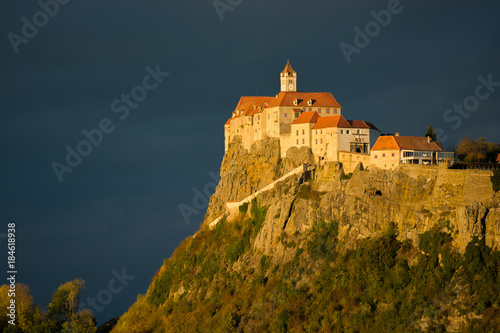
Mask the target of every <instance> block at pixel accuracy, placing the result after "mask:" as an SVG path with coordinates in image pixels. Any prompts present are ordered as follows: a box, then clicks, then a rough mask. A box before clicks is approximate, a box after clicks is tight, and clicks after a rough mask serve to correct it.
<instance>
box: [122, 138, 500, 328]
mask: <svg viewBox="0 0 500 333" xmlns="http://www.w3.org/2000/svg"><path fill="white" fill-rule="evenodd" d="M280 156H281V154H280V151H279V144H278V141H277V140H274V139H266V140H264V141H262V142H261V143H259V144H258V145H254V146H253V147H252V148H251V149H250V151H247V150H244V149H243V148H242V146H241V144H240V143H239V142H238V141H234V142H233V143H232V144H231V147H230V148H229V150H228V151H227V153H226V155H225V156H224V159H223V162H222V165H221V180H220V183H219V185H218V186H217V189H216V192H215V194H214V195H213V196H212V197H211V199H210V203H209V207H208V209H207V213H206V216H205V222H204V223H203V224H202V225H201V227H200V230H199V231H198V232H197V233H196V234H195V235H194V236H192V237H188V238H187V239H186V240H185V241H183V242H182V243H181V244H180V246H179V247H178V248H177V249H176V251H175V252H174V254H173V255H172V257H171V258H169V259H167V260H165V262H164V264H163V266H162V267H161V269H160V270H159V271H158V272H157V273H156V274H155V276H154V277H153V280H152V283H151V285H150V287H149V289H148V292H147V294H146V295H144V296H143V295H139V297H138V299H137V302H136V303H135V304H134V305H132V307H131V308H130V309H129V311H128V312H127V313H126V314H124V315H123V316H122V318H121V319H120V320H119V322H118V324H117V326H116V327H115V329H114V330H113V332H115V333H117V332H127V333H129V332H190V331H200V332H231V331H238V332H262V331H272V332H286V331H287V330H290V329H291V330H292V331H298V332H318V331H324V332H330V331H339V332H341V331H366V330H374V331H408V332H412V331H415V332H420V331H424V330H430V331H433V330H435V331H444V330H447V331H460V330H464V329H465V330H481V329H484V328H485V327H497V328H499V329H500V320H497V319H495V318H500V275H499V274H498V270H499V267H500V254H499V252H491V249H490V248H496V249H498V247H499V244H500V193H499V192H497V193H495V192H494V191H493V187H492V183H491V180H490V177H491V176H492V173H491V172H487V171H474V170H448V169H446V168H439V167H432V166H406V167H402V168H400V169H398V170H396V171H385V170H378V169H369V170H361V168H357V171H355V172H354V173H353V174H352V175H345V173H344V172H343V168H342V165H341V164H339V163H335V162H332V163H326V164H322V165H316V166H315V167H312V168H308V169H307V170H308V171H307V172H305V173H299V174H296V173H295V170H297V167H299V166H301V165H303V164H313V163H314V160H313V156H312V154H311V152H310V150H309V149H306V148H302V149H296V148H293V149H290V150H289V151H287V154H286V157H285V158H280ZM292 170H294V171H293V172H291V171H292ZM299 171H300V170H299ZM268 185H272V186H268ZM263 188H266V189H268V190H264V191H260V192H259V195H258V196H256V197H255V198H253V199H252V200H251V201H250V200H246V199H248V197H249V196H250V195H252V194H253V193H255V192H256V191H258V190H261V189H263ZM245 198H246V199H245ZM243 199H245V200H244V201H242V200H243ZM228 201H230V202H233V203H232V204H231V205H232V206H234V205H235V204H234V201H237V202H240V201H241V202H244V203H243V204H240V203H237V204H236V207H238V206H239V208H238V209H237V210H236V211H231V210H228V209H227V207H228V205H227V202H228ZM475 236H476V237H475ZM471 240H472V242H471ZM488 246H489V248H488ZM464 252H465V254H464V255H462V254H461V253H464ZM483 281H488V282H487V283H486V282H483Z"/></svg>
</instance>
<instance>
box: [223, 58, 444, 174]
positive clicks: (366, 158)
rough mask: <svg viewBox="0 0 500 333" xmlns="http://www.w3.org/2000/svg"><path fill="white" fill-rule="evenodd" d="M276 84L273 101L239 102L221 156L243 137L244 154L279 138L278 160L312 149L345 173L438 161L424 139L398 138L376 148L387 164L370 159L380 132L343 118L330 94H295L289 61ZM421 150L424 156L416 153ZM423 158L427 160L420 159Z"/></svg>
mask: <svg viewBox="0 0 500 333" xmlns="http://www.w3.org/2000/svg"><path fill="white" fill-rule="evenodd" d="M280 84H281V91H280V93H279V94H278V95H276V96H275V97H265V96H243V97H241V98H240V101H239V102H238V105H237V106H236V109H235V110H234V111H233V114H232V116H231V118H230V119H229V120H228V121H227V122H226V124H225V125H224V137H225V151H227V150H228V148H229V145H230V143H231V140H233V139H234V138H235V137H237V136H239V137H241V141H242V144H243V147H244V148H245V149H250V147H251V146H252V145H253V144H254V143H256V142H259V141H260V140H262V139H264V138H265V137H271V138H278V139H279V141H280V148H281V149H280V150H281V156H282V157H285V156H286V152H287V151H288V149H290V148H291V147H297V148H301V147H304V146H306V147H309V148H311V150H312V152H313V153H314V155H315V159H316V160H317V161H323V160H324V161H339V162H342V163H343V165H344V169H345V170H346V171H347V172H349V171H350V170H352V169H353V168H354V167H355V166H356V165H357V164H358V163H362V165H363V166H367V165H370V164H375V165H377V166H379V167H382V168H392V167H396V166H398V165H399V164H400V163H415V164H422V163H426V164H427V162H430V163H436V162H437V160H438V152H440V151H441V148H440V147H439V146H438V145H437V144H436V143H434V142H432V143H431V142H430V141H429V142H428V144H427V145H426V144H423V143H422V140H424V141H427V140H428V138H425V137H399V138H397V139H396V140H395V142H399V141H401V140H404V142H405V145H404V147H401V146H400V145H399V146H398V144H397V143H396V144H395V145H383V144H379V145H377V146H376V147H378V148H377V149H379V150H385V149H390V150H391V152H390V154H391V155H390V157H391V160H385V157H386V155H385V153H382V154H373V153H372V154H371V150H372V147H374V145H375V143H376V142H377V140H378V139H379V137H380V134H381V133H380V131H379V129H378V128H377V127H376V126H375V125H373V124H372V123H370V122H367V121H363V120H347V119H345V118H344V116H343V115H342V107H341V106H340V104H339V103H338V102H337V100H336V99H335V97H333V95H332V94H331V93H328V92H312V93H311V92H300V91H297V72H295V71H294V70H293V68H292V65H291V64H290V62H287V64H286V66H285V69H284V70H283V71H282V72H281V73H280ZM382 138H384V137H381V139H382ZM384 140H386V139H385V138H384ZM384 142H386V141H384ZM420 148H422V149H425V152H424V153H422V154H419V153H418V151H420V150H421V149H420ZM398 149H399V151H398ZM408 151H411V157H413V156H419V157H420V158H415V159H410V158H408V157H410V153H409V152H408ZM415 151H417V152H415ZM396 154H397V156H396ZM427 155H429V156H430V158H429V159H425V158H424V159H423V158H422V157H427ZM396 160H397V161H396Z"/></svg>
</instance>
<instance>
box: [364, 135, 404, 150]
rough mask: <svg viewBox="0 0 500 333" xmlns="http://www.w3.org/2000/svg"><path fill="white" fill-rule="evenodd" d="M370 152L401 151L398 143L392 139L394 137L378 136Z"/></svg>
mask: <svg viewBox="0 0 500 333" xmlns="http://www.w3.org/2000/svg"><path fill="white" fill-rule="evenodd" d="M371 150H372V151H374V150H401V149H400V148H399V146H398V143H397V142H396V140H395V139H394V136H392V135H388V136H379V137H378V139H377V141H376V142H375V144H374V145H373V147H372V149H371Z"/></svg>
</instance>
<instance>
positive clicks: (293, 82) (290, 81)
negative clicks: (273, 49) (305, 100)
mask: <svg viewBox="0 0 500 333" xmlns="http://www.w3.org/2000/svg"><path fill="white" fill-rule="evenodd" d="M280 79H281V91H282V92H296V91H297V72H295V71H294V70H293V68H292V65H290V61H288V60H287V63H286V66H285V69H284V70H283V72H281V74H280Z"/></svg>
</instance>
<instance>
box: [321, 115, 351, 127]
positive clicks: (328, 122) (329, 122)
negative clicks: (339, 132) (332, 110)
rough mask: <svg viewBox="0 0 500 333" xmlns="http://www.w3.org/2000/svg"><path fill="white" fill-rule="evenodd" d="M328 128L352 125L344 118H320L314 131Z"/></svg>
mask: <svg viewBox="0 0 500 333" xmlns="http://www.w3.org/2000/svg"><path fill="white" fill-rule="evenodd" d="M327 127H351V124H349V122H348V121H347V120H345V118H344V117H342V116H327V117H319V118H318V121H317V122H316V125H315V126H314V127H313V129H322V128H327Z"/></svg>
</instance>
